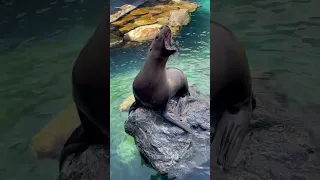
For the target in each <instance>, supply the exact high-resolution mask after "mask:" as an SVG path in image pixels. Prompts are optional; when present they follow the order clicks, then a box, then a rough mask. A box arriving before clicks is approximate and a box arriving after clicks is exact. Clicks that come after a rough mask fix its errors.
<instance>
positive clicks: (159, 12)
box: [149, 9, 162, 15]
mask: <svg viewBox="0 0 320 180" xmlns="http://www.w3.org/2000/svg"><path fill="white" fill-rule="evenodd" d="M161 13H162V11H161V10H157V9H153V10H149V14H152V15H156V14H161Z"/></svg>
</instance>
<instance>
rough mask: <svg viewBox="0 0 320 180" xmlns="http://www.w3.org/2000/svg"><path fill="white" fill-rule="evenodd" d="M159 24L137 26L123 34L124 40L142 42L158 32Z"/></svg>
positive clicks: (150, 38)
mask: <svg viewBox="0 0 320 180" xmlns="http://www.w3.org/2000/svg"><path fill="white" fill-rule="evenodd" d="M161 27H162V25H160V24H151V25H145V26H140V27H137V28H135V29H133V30H131V31H130V32H128V33H126V34H125V35H124V39H125V40H130V41H136V42H143V41H147V40H152V39H154V38H155V37H156V36H157V34H159V32H160V28H161Z"/></svg>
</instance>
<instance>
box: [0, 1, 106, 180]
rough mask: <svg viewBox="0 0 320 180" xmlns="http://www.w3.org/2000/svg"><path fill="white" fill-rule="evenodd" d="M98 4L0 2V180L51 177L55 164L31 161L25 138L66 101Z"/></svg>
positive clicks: (98, 12) (98, 13) (96, 18)
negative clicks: (76, 64) (78, 57)
mask: <svg viewBox="0 0 320 180" xmlns="http://www.w3.org/2000/svg"><path fill="white" fill-rule="evenodd" d="M103 5H104V2H103V1H100V2H96V3H93V2H92V3H87V2H82V3H81V2H75V1H74V2H70V3H68V2H63V1H61V2H58V1H41V2H30V1H29V2H22V1H20V2H19V1H15V2H14V4H13V5H12V6H3V4H2V2H0V34H1V35H2V36H0V42H1V46H0V63H1V65H0V72H1V76H0V84H1V86H0V179H1V180H23V179H33V180H37V179H39V180H43V179H46V180H50V179H51V180H54V179H57V176H58V162H57V161H56V160H51V159H44V160H41V159H37V158H36V156H35V155H34V154H33V153H32V152H31V151H30V148H29V146H30V143H31V138H32V136H34V135H35V134H36V133H38V132H39V131H40V130H41V129H42V128H43V127H44V126H45V125H46V124H48V123H49V122H50V121H51V120H52V119H53V118H55V117H56V116H57V114H58V113H59V112H60V111H63V110H65V109H66V108H67V107H68V106H69V105H70V104H71V103H72V97H71V70H72V66H73V63H74V61H75V59H76V57H77V55H78V53H79V51H80V50H81V49H82V48H83V46H84V44H85V43H86V41H87V39H88V38H89V37H90V36H91V35H92V33H93V31H94V29H95V28H96V25H97V23H98V22H99V20H100V18H101V15H102V12H105V9H104V8H103ZM57 133H58V132H57Z"/></svg>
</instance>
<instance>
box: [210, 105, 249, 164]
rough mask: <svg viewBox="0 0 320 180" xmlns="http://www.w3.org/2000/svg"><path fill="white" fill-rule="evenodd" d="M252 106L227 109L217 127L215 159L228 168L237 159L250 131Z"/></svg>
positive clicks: (214, 147) (214, 140)
mask: <svg viewBox="0 0 320 180" xmlns="http://www.w3.org/2000/svg"><path fill="white" fill-rule="evenodd" d="M251 113H252V108H251V106H242V107H239V109H238V111H237V112H229V111H228V110H225V112H224V113H223V115H222V117H221V120H220V122H219V124H218V127H217V128H216V132H215V136H214V139H213V143H212V146H213V147H212V149H213V152H212V153H213V161H214V163H217V164H218V165H222V167H223V168H224V169H226V170H227V169H228V168H229V167H230V166H231V165H232V163H233V161H234V160H235V158H236V156H237V155H238V152H239V150H240V147H241V144H242V142H243V140H244V138H245V136H246V134H247V132H248V128H249V122H250V119H251Z"/></svg>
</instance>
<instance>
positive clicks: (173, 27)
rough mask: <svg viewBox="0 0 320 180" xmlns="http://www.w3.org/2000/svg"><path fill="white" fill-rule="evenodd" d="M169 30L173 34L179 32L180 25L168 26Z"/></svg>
mask: <svg viewBox="0 0 320 180" xmlns="http://www.w3.org/2000/svg"><path fill="white" fill-rule="evenodd" d="M170 30H171V33H172V34H173V35H177V34H178V33H179V32H180V30H181V27H180V26H170Z"/></svg>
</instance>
